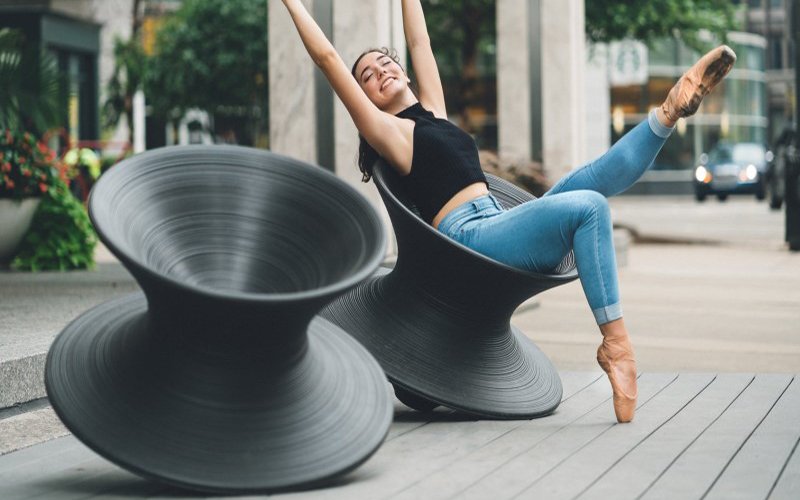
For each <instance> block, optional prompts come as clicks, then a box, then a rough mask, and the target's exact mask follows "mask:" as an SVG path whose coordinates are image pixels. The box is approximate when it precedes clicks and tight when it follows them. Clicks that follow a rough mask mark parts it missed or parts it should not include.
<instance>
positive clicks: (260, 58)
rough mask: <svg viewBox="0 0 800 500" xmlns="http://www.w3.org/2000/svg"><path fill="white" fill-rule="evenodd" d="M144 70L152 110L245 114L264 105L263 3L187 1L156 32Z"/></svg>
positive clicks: (177, 113) (249, 0) (246, 0)
mask: <svg viewBox="0 0 800 500" xmlns="http://www.w3.org/2000/svg"><path fill="white" fill-rule="evenodd" d="M155 46H156V53H155V54H154V55H153V56H152V57H151V58H150V59H149V61H148V63H147V68H146V71H145V77H144V78H145V81H144V85H145V94H146V95H147V100H148V103H149V104H150V105H151V106H152V109H153V111H154V112H155V113H156V114H160V115H161V116H162V117H163V118H175V117H177V116H180V115H182V114H183V112H185V111H186V110H187V109H190V108H200V109H204V110H206V111H208V112H210V113H212V114H213V115H214V116H248V115H250V114H251V111H252V110H253V109H260V110H262V113H263V112H264V111H265V109H266V104H267V102H268V100H267V81H268V80H267V69H268V65H267V3H266V2H265V1H264V0H186V1H185V2H184V3H183V4H182V6H181V8H180V9H179V10H178V11H176V12H175V13H174V15H172V16H171V17H170V18H169V19H167V20H166V21H165V22H164V24H163V25H162V27H161V29H160V30H159V32H158V34H157V36H156V44H155Z"/></svg>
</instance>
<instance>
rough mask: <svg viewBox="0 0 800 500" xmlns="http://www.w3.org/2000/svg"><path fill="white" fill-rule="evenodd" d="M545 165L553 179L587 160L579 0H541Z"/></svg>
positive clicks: (582, 32) (582, 16) (581, 11)
mask: <svg viewBox="0 0 800 500" xmlns="http://www.w3.org/2000/svg"><path fill="white" fill-rule="evenodd" d="M541 9H542V23H541V36H542V123H543V125H542V141H543V157H544V166H545V168H546V169H547V171H548V175H549V176H550V177H551V178H552V179H553V180H556V179H558V178H560V177H561V176H563V175H564V174H566V173H567V172H569V171H570V170H571V169H573V168H575V167H578V166H580V165H581V163H583V162H584V161H586V159H587V158H586V151H585V150H586V148H585V146H586V139H585V137H586V127H585V125H586V111H585V110H586V103H585V87H584V85H585V65H586V36H585V34H584V25H585V23H584V4H583V0H541Z"/></svg>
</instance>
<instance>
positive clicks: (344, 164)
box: [333, 0, 406, 206]
mask: <svg viewBox="0 0 800 500" xmlns="http://www.w3.org/2000/svg"><path fill="white" fill-rule="evenodd" d="M333 40H334V45H336V50H338V52H339V54H340V55H341V56H342V59H344V62H345V64H346V65H347V67H348V68H350V67H351V66H352V64H353V62H355V60H356V58H357V57H358V56H359V55H360V54H361V53H362V52H363V51H364V50H365V49H367V48H372V47H382V46H387V47H391V48H394V49H396V50H397V52H398V54H400V56H401V62H403V60H404V59H405V52H406V48H405V38H404V36H403V24H402V11H401V9H400V0H389V1H387V0H335V1H334V4H333ZM333 114H334V142H335V147H336V175H338V176H339V177H341V178H343V179H345V180H346V181H347V182H348V183H350V184H351V185H353V186H356V187H357V188H358V189H359V190H361V192H362V193H363V194H364V195H366V196H367V197H369V198H370V199H371V200H373V201H374V202H375V204H376V206H380V205H381V203H380V199H379V196H378V193H377V191H376V189H375V188H374V187H373V186H372V185H370V184H364V183H362V182H361V172H360V171H359V169H358V161H357V160H358V131H357V130H356V127H355V125H354V124H353V120H352V119H351V118H350V115H349V113H348V112H347V109H346V108H345V107H344V104H342V102H341V101H340V100H339V99H338V98H337V99H335V103H334V112H333Z"/></svg>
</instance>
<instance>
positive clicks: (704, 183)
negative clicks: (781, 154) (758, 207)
mask: <svg viewBox="0 0 800 500" xmlns="http://www.w3.org/2000/svg"><path fill="white" fill-rule="evenodd" d="M771 158H772V152H770V151H768V150H767V148H766V147H765V146H764V145H763V144H759V143H756V142H739V143H735V144H734V143H729V142H719V143H717V145H716V146H714V147H713V148H712V149H711V151H709V153H708V155H703V157H702V158H701V160H705V161H701V164H700V165H699V166H698V167H697V169H695V172H694V192H695V197H696V198H697V201H704V200H705V199H706V196H709V195H716V196H717V198H718V199H719V200H720V201H724V200H725V199H727V198H728V195H730V194H742V193H745V194H755V195H756V198H757V199H758V200H763V199H764V198H766V172H767V163H768V162H769V160H770V159H771Z"/></svg>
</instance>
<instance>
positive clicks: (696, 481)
mask: <svg viewBox="0 0 800 500" xmlns="http://www.w3.org/2000/svg"><path fill="white" fill-rule="evenodd" d="M791 378H792V377H791V376H789V375H757V376H756V377H755V379H754V380H753V382H752V383H751V384H750V385H749V386H748V387H747V388H746V389H745V390H744V391H743V392H742V394H741V395H740V396H739V397H738V398H736V400H735V401H734V402H733V404H731V406H730V407H729V408H728V409H727V410H726V411H725V413H723V414H722V415H721V416H720V417H719V418H718V419H717V420H715V421H714V422H713V423H712V424H711V426H710V427H709V428H708V429H706V430H705V431H704V432H703V433H702V434H701V435H700V436H699V437H698V438H697V440H695V441H694V442H693V443H692V444H691V445H690V446H689V447H688V448H687V449H686V450H685V451H684V452H683V453H682V454H681V455H680V456H679V457H678V458H677V459H676V460H675V462H673V463H672V465H671V466H670V467H669V468H668V469H667V470H666V471H665V472H664V474H663V475H662V476H661V477H659V478H658V480H657V481H656V482H655V483H654V484H653V485H652V486H651V487H650V489H648V490H647V491H646V492H645V494H644V495H643V497H642V498H645V499H665V500H672V499H675V498H700V497H701V496H703V495H705V492H707V491H708V490H709V489H710V488H711V486H712V485H713V484H714V482H715V481H716V479H717V477H718V476H719V474H720V473H721V472H722V471H723V469H724V468H725V466H726V464H727V463H728V462H729V461H730V459H731V457H733V456H734V454H736V452H737V450H738V449H739V447H740V446H741V445H742V443H744V442H745V440H746V439H747V437H748V436H749V435H750V433H751V432H753V429H755V428H756V426H758V423H759V422H760V421H761V419H762V418H764V415H766V414H767V412H768V411H769V409H770V408H771V407H772V405H773V404H774V403H775V401H776V400H777V399H778V398H779V397H780V395H781V393H783V390H784V389H785V388H786V386H787V385H789V382H790V380H791Z"/></svg>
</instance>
